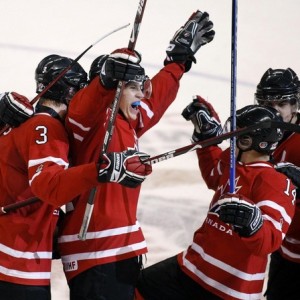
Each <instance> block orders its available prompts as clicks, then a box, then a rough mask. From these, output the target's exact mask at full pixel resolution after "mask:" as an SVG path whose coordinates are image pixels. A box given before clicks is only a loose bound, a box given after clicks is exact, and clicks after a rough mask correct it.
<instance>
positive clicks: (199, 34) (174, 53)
mask: <svg viewBox="0 0 300 300" xmlns="http://www.w3.org/2000/svg"><path fill="white" fill-rule="evenodd" d="M212 28H213V23H212V22H211V21H210V20H209V15H208V13H207V12H203V13H202V12H201V11H199V10H197V11H196V12H194V13H193V14H192V15H191V16H190V18H189V20H188V21H187V22H186V23H185V24H184V25H183V26H182V27H181V28H180V29H179V30H177V31H176V33H175V35H174V36H173V38H172V39H171V41H170V44H169V46H168V47H167V50H166V52H167V57H166V59H165V61H164V64H165V65H167V64H169V63H172V62H178V63H183V64H185V72H188V71H189V70H190V69H191V66H192V62H194V63H196V58H195V56H194V55H195V53H196V52H197V51H198V50H199V48H200V47H201V46H203V45H205V44H207V43H209V42H211V41H212V40H213V38H214V36H215V32H214V30H212Z"/></svg>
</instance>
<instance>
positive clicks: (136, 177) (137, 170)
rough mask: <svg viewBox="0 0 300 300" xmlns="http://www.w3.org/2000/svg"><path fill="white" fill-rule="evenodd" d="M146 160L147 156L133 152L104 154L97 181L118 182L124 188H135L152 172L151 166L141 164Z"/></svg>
mask: <svg viewBox="0 0 300 300" xmlns="http://www.w3.org/2000/svg"><path fill="white" fill-rule="evenodd" d="M147 158H149V155H148V154H146V153H142V152H138V151H135V150H127V151H123V152H111V153H108V154H104V155H103V161H102V163H101V164H100V168H99V173H98V181H99V182H118V183H120V184H122V185H124V186H126V187H130V188H135V187H137V186H139V185H140V184H141V183H142V182H143V181H144V180H145V179H146V177H147V176H148V175H149V174H150V173H151V172H152V166H151V165H150V164H144V163H143V160H145V159H147Z"/></svg>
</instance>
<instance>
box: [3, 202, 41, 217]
mask: <svg viewBox="0 0 300 300" xmlns="http://www.w3.org/2000/svg"><path fill="white" fill-rule="evenodd" d="M39 201H40V199H39V198H38V197H32V198H28V199H26V200H23V201H20V202H16V203H12V204H9V205H6V206H2V207H1V208H0V216H1V215H5V214H7V213H9V212H11V211H13V210H16V209H18V208H21V207H24V206H27V205H30V204H33V203H36V202H39Z"/></svg>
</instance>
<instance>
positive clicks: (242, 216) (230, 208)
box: [215, 193, 263, 237]
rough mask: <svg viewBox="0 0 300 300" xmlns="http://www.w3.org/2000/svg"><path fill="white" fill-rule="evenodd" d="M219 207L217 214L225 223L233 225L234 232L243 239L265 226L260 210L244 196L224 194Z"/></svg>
mask: <svg viewBox="0 0 300 300" xmlns="http://www.w3.org/2000/svg"><path fill="white" fill-rule="evenodd" d="M218 205H219V206H218V208H217V210H216V211H215V213H217V214H218V215H219V218H220V219H221V220H222V221H223V222H225V223H229V224H232V226H233V230H234V231H236V232H237V233H238V234H239V235H240V236H242V237H250V236H252V235H253V234H255V233H256V232H257V231H258V230H259V229H260V228H261V227H262V225H263V218H262V215H261V211H260V209H259V208H258V207H257V206H256V205H255V204H254V203H253V202H252V201H251V200H249V199H247V198H246V197H245V196H243V195H239V194H230V193H227V194H224V195H223V196H222V197H221V199H220V200H218Z"/></svg>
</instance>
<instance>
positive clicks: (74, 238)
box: [58, 221, 140, 243]
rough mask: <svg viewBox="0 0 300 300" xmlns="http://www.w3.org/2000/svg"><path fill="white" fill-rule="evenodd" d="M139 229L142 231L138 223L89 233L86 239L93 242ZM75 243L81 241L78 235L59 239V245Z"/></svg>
mask: <svg viewBox="0 0 300 300" xmlns="http://www.w3.org/2000/svg"><path fill="white" fill-rule="evenodd" d="M139 229H140V224H139V222H138V221H137V222H136V223H135V225H132V226H124V227H118V228H113V229H106V230H101V231H95V232H88V233H87V234H86V239H87V240H92V239H100V238H104V237H109V236H115V235H120V234H128V233H131V232H136V231H139ZM75 241H79V238H78V234H70V235H62V236H61V237H59V238H58V243H69V242H75Z"/></svg>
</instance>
